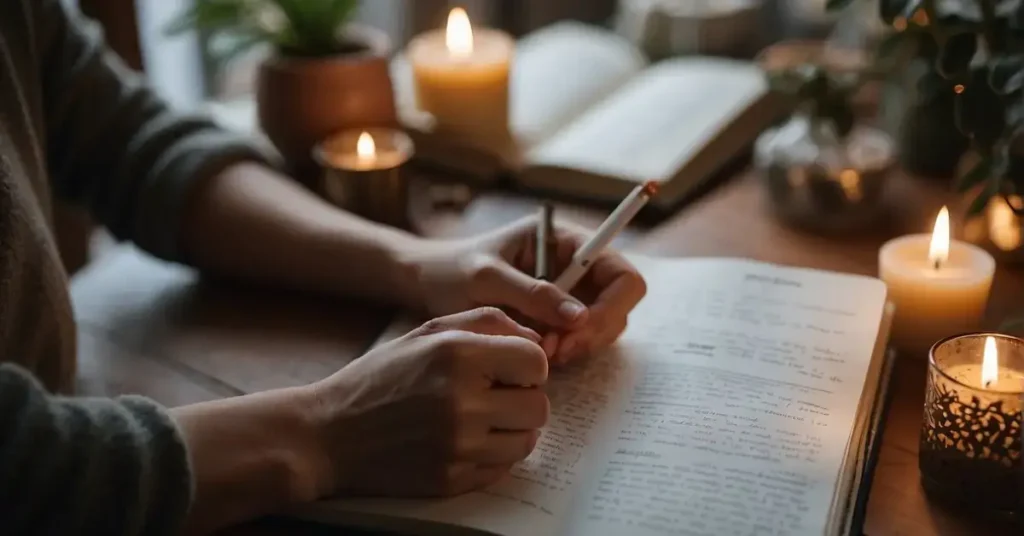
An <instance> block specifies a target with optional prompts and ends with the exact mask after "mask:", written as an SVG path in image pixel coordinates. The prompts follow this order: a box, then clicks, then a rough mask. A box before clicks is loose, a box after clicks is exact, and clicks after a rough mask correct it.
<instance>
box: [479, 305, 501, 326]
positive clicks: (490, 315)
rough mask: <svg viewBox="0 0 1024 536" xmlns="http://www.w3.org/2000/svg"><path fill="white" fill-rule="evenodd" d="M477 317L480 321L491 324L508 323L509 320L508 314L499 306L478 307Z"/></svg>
mask: <svg viewBox="0 0 1024 536" xmlns="http://www.w3.org/2000/svg"><path fill="white" fill-rule="evenodd" d="M476 317H477V320H478V321H480V322H482V323H485V324H488V325H491V326H497V325H502V324H506V323H508V321H509V317H508V315H506V314H505V312H504V311H502V310H501V309H498V308H497V307H481V308H479V309H477V311H476Z"/></svg>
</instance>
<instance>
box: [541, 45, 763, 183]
mask: <svg viewBox="0 0 1024 536" xmlns="http://www.w3.org/2000/svg"><path fill="white" fill-rule="evenodd" d="M766 91H767V83H766V82H765V80H764V74H763V73H762V72H761V71H760V70H759V69H758V68H757V67H756V66H754V65H753V64H751V63H747V62H741V61H737V60H728V59H721V58H682V59H675V60H668V61H665V62H662V63H659V64H656V65H654V66H653V67H651V68H649V69H647V70H646V71H644V72H643V73H642V74H640V75H639V76H637V77H635V78H634V79H632V80H630V81H629V83H627V84H626V85H625V86H624V87H622V88H621V89H619V90H618V91H616V92H615V93H614V94H613V95H612V96H610V97H609V98H608V99H606V100H604V101H603V102H601V103H600V104H599V105H597V106H595V107H593V108H592V109H590V110H588V111H587V113H585V114H584V115H583V116H581V117H580V118H579V119H577V120H576V121H575V122H573V124H572V125H570V126H569V127H567V128H565V129H563V130H562V131H560V132H559V134H558V136H556V137H554V138H553V139H551V140H550V141H548V142H546V143H543V144H541V145H540V146H538V147H536V148H535V149H534V150H533V151H531V152H530V153H529V154H528V155H527V162H528V163H529V164H530V165H531V166H536V167H542V166H550V167H555V168H567V169H572V170H576V171H581V172H586V173H589V174H593V175H600V176H608V177H617V178H620V179H622V180H626V181H632V182H637V183H639V182H644V181H647V180H652V179H654V180H667V179H669V178H671V177H673V176H674V175H675V174H676V173H677V172H678V171H679V170H680V169H681V168H682V167H683V166H684V165H685V164H686V163H687V162H688V161H690V160H691V159H692V158H694V156H695V155H697V154H698V153H699V152H700V151H701V149H702V148H703V147H704V146H705V145H707V144H708V143H709V142H710V141H711V140H713V139H714V138H716V137H717V136H718V135H719V133H720V131H721V130H722V129H724V128H726V127H727V126H728V125H729V124H730V123H731V122H732V121H733V120H734V119H735V118H737V117H739V116H741V115H742V114H743V113H744V112H745V111H746V110H748V109H749V108H750V106H751V105H753V104H754V103H755V102H757V101H758V100H759V99H760V98H762V97H763V96H764V95H765V93H766ZM736 143H738V144H742V143H743V140H736ZM524 180H526V179H524Z"/></svg>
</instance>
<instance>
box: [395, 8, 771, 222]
mask: <svg viewBox="0 0 1024 536" xmlns="http://www.w3.org/2000/svg"><path fill="white" fill-rule="evenodd" d="M764 78H765V77H764V74H763V73H762V72H761V70H760V69H759V68H758V67H757V66H755V64H754V63H752V62H744V61H739V60H730V59H724V58H710V57H690V58H680V59H672V60H667V61H664V62H660V63H657V64H654V65H649V64H648V61H647V59H646V58H645V57H644V56H643V54H642V53H641V52H640V51H639V49H637V48H636V47H634V46H633V45H632V44H631V43H629V42H628V41H627V40H625V39H624V38H622V37H620V36H618V35H616V34H614V33H611V32H609V31H607V30H603V29H599V28H597V27H592V26H587V25H583V24H580V23H574V22H565V23H559V24H556V25H554V26H550V27H547V28H545V29H542V30H539V31H537V32H535V33H533V34H530V35H527V36H526V37H524V38H523V39H522V40H521V41H520V42H519V44H518V45H517V48H516V53H515V59H514V62H513V70H512V74H511V82H510V83H511V89H510V93H511V99H512V102H511V111H510V115H511V119H510V120H511V127H510V128H511V132H510V137H509V139H508V140H507V143H503V144H500V145H501V146H500V147H496V146H492V147H481V146H479V145H476V144H475V143H476V142H475V140H459V139H451V138H444V137H441V136H440V135H434V134H431V132H432V127H431V118H430V116H429V115H428V114H424V113H422V112H420V111H419V110H418V109H417V107H416V96H415V87H414V84H413V79H412V72H411V69H410V67H409V65H408V63H407V62H406V60H405V59H404V57H402V56H398V57H396V58H395V60H394V62H393V67H392V79H393V80H394V83H395V91H396V99H397V103H398V109H399V113H400V116H401V119H402V122H403V123H404V124H405V125H406V127H408V129H409V130H410V131H411V133H412V135H413V138H414V140H415V141H416V148H417V157H416V158H417V161H418V162H419V163H421V164H425V165H427V166H433V167H436V168H440V169H442V170H446V171H454V172H457V173H460V174H461V175H462V176H464V177H466V178H467V179H469V180H472V181H476V182H479V183H483V184H487V183H491V182H495V181H498V180H500V179H501V178H502V177H509V178H510V179H511V180H512V181H513V183H515V184H516V185H518V186H520V187H522V188H524V189H527V190H531V191H538V192H544V193H551V194H559V195H562V196H566V197H573V198H577V199H581V200H587V201H592V202H598V203H601V202H605V203H618V202H619V201H621V200H622V197H624V196H625V195H626V194H627V193H629V191H630V190H631V189H632V188H634V187H635V186H636V185H637V184H638V183H643V182H645V181H647V180H659V181H661V182H662V187H661V190H660V192H661V193H660V194H659V196H658V198H657V199H656V200H654V202H653V206H654V207H655V209H659V208H660V209H662V211H663V212H664V211H667V210H668V209H670V208H672V207H674V206H676V205H677V204H679V203H680V202H683V201H685V200H686V199H687V198H688V195H689V194H691V193H693V192H694V191H696V190H697V189H699V188H700V187H701V186H703V185H704V183H705V181H707V180H709V179H710V178H711V177H713V176H714V175H715V173H716V172H717V171H719V170H720V169H721V168H722V167H724V165H725V164H727V163H728V162H730V161H731V160H733V159H734V158H735V157H738V156H740V155H741V154H742V153H744V152H745V150H746V149H747V148H748V147H750V146H751V145H752V143H753V141H754V139H755V138H756V137H757V135H758V134H760V133H761V131H763V130H764V129H765V127H767V126H769V125H770V124H771V123H772V122H773V120H774V119H776V118H777V117H778V115H779V113H780V111H781V110H782V108H781V107H780V104H779V102H778V101H777V100H776V99H773V98H770V94H769V92H768V87H767V83H766V81H765V79H764ZM492 145H495V144H492Z"/></svg>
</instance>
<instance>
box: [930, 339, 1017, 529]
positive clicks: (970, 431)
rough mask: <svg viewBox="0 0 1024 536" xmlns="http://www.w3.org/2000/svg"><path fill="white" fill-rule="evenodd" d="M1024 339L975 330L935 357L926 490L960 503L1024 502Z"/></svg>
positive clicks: (1009, 505) (1000, 506)
mask: <svg viewBox="0 0 1024 536" xmlns="http://www.w3.org/2000/svg"><path fill="white" fill-rule="evenodd" d="M1022 397H1024V340H1021V339H1019V338H1016V337H1009V336H1006V335H997V334H984V333H980V334H968V335H960V336H956V337H952V338H949V339H945V340H943V341H940V342H939V343H937V344H936V345H935V346H934V347H933V348H932V351H931V354H930V356H929V369H928V379H927V385H926V391H925V407H924V422H923V425H922V426H923V428H922V431H921V445H920V449H919V450H920V457H919V460H918V462H919V465H920V468H921V481H922V484H923V485H924V488H925V491H926V492H927V493H928V495H929V496H930V497H932V498H934V499H937V500H940V501H943V502H947V503H949V504H951V505H955V506H958V507H968V508H972V509H976V510H991V511H1000V512H1011V511H1015V510H1016V509H1019V508H1021V507H1022V504H1024V503H1022V501H1024V482H1022V481H1021V477H1020V473H1021V471H1024V466H1022V465H1021V434H1022V431H1021V428H1022V426H1021V419H1022V416H1021V415H1022V414H1021V409H1022V404H1024V398H1022Z"/></svg>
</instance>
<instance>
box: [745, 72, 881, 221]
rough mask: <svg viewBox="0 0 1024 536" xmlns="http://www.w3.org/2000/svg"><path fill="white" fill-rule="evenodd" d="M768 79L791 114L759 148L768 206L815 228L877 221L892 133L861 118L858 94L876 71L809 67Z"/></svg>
mask: <svg viewBox="0 0 1024 536" xmlns="http://www.w3.org/2000/svg"><path fill="white" fill-rule="evenodd" d="M768 75H769V81H770V87H771V88H772V90H773V92H774V93H775V94H777V95H780V96H783V97H786V98H788V100H789V101H790V103H791V109H792V110H793V113H792V114H791V115H790V117H789V118H788V119H787V120H786V121H785V122H784V123H783V124H781V125H780V126H778V127H776V128H773V129H769V130H768V131H766V132H765V133H764V134H762V135H761V136H760V137H759V138H758V140H757V143H756V144H755V164H756V165H757V167H758V169H759V170H760V171H761V173H762V175H763V177H764V183H765V186H766V189H767V193H768V199H769V201H770V203H771V206H772V207H773V208H774V209H775V210H776V212H777V213H778V214H779V215H780V216H781V217H782V218H783V219H784V220H786V221H789V222H791V223H794V224H797V225H799V226H801V227H805V228H811V229H813V230H815V231H824V232H850V231H855V230H859V229H862V228H864V227H865V226H868V225H871V224H873V223H874V222H877V221H879V219H880V216H882V215H883V214H882V211H883V210H884V208H885V207H884V203H883V193H884V190H885V183H886V176H887V172H888V170H889V169H890V168H891V166H892V163H893V161H894V158H895V151H894V148H893V142H892V140H891V138H890V137H889V136H888V135H887V134H885V133H884V132H882V131H881V130H879V129H877V128H873V127H870V126H867V125H865V124H862V123H860V122H858V121H857V116H856V113H855V111H854V106H855V100H854V97H855V95H857V94H858V92H859V91H860V90H861V88H862V87H863V85H864V84H865V83H867V82H868V81H870V80H871V79H872V76H871V73H870V72H869V71H868V70H867V69H862V70H856V71H845V72H833V71H830V70H829V69H826V68H824V67H822V66H821V65H818V64H815V63H805V64H802V65H798V66H795V67H789V68H785V69H781V70H778V71H774V72H772V71H769V73H768Z"/></svg>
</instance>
